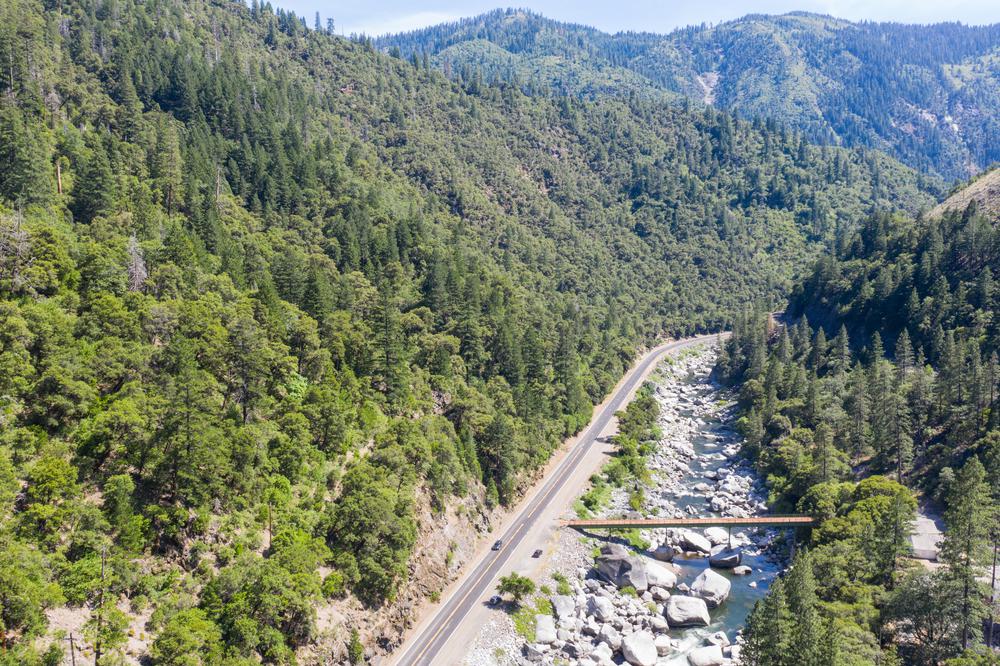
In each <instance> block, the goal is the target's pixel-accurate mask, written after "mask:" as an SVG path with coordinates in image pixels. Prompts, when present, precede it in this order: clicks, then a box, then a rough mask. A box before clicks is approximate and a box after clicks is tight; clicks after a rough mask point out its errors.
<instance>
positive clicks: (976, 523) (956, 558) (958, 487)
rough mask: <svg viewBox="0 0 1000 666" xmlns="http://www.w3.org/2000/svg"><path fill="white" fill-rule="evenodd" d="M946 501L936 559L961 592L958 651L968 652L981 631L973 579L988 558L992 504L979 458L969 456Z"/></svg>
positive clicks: (978, 604)
mask: <svg viewBox="0 0 1000 666" xmlns="http://www.w3.org/2000/svg"><path fill="white" fill-rule="evenodd" d="M947 500H948V508H947V510H946V511H945V516H944V518H945V523H946V524H947V526H948V529H947V530H946V531H945V533H944V539H943V540H942V542H941V550H940V556H939V557H940V560H941V561H942V562H944V563H945V566H946V567H947V568H948V573H949V575H950V576H951V578H952V579H953V580H954V581H955V582H956V584H957V585H959V586H960V587H961V589H962V618H963V621H962V627H961V633H962V649H968V648H969V646H970V645H971V644H972V643H973V642H974V641H976V640H977V638H978V636H979V633H980V631H981V627H982V623H981V622H980V620H981V618H982V616H983V609H982V607H981V603H980V598H981V596H980V594H979V589H978V588H979V583H978V581H977V580H976V579H977V577H978V576H979V575H980V573H981V572H982V565H983V562H984V561H985V559H986V558H987V557H988V556H989V555H990V554H991V553H990V552H989V537H990V529H991V527H992V524H991V520H990V518H991V516H992V510H993V509H992V500H991V497H990V489H989V485H988V484H987V483H986V470H985V469H984V468H983V464H982V463H981V462H980V461H979V458H977V457H975V456H973V457H972V458H970V459H969V460H968V461H967V462H966V463H965V465H964V466H963V467H962V469H961V470H960V471H959V473H958V475H957V476H956V478H955V481H954V483H952V484H951V487H950V488H949V490H948V496H947Z"/></svg>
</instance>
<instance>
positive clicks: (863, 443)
mask: <svg viewBox="0 0 1000 666" xmlns="http://www.w3.org/2000/svg"><path fill="white" fill-rule="evenodd" d="M848 381H849V386H848V396H847V411H848V442H850V445H851V451H852V453H853V454H854V457H855V458H860V457H862V456H863V455H865V454H866V453H867V452H868V449H869V447H870V438H871V427H870V422H869V398H868V384H867V381H866V376H865V372H864V370H863V369H862V368H861V366H860V364H855V366H854V370H852V371H851V376H850V379H849V380H848Z"/></svg>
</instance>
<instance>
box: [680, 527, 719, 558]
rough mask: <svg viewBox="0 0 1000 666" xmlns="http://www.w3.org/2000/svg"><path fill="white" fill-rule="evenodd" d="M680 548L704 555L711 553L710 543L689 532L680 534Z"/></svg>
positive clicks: (685, 531)
mask: <svg viewBox="0 0 1000 666" xmlns="http://www.w3.org/2000/svg"><path fill="white" fill-rule="evenodd" d="M681 547H682V548H683V549H684V550H690V551H695V552H699V553H705V554H706V555H707V554H708V553H710V552H712V542H711V541H709V540H708V539H706V538H705V537H703V536H702V535H700V534H698V533H697V532H692V531H691V530H684V531H683V532H681Z"/></svg>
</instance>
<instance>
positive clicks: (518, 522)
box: [389, 335, 716, 666]
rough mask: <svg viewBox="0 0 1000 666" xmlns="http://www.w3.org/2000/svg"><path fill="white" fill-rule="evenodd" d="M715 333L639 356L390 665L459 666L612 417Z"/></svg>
mask: <svg viewBox="0 0 1000 666" xmlns="http://www.w3.org/2000/svg"><path fill="white" fill-rule="evenodd" d="M715 337H716V336H715V335H705V336H699V337H694V338H686V339H684V340H677V341H674V342H668V343H665V344H662V345H660V346H658V347H656V348H654V349H652V350H651V351H649V352H648V353H647V354H646V355H644V356H643V357H642V358H641V359H640V360H639V361H638V362H637V363H636V365H635V366H633V368H632V369H631V370H630V371H629V372H628V374H626V375H625V377H623V378H622V380H621V381H620V382H619V383H618V386H617V387H615V390H614V391H613V392H612V394H611V395H610V396H609V397H608V399H606V400H605V402H604V403H603V404H602V405H600V406H598V407H597V410H596V412H595V414H594V417H593V418H592V419H591V422H590V424H589V425H588V426H587V428H586V429H585V430H584V431H583V433H582V434H581V435H579V436H578V437H577V438H576V442H575V443H574V444H573V445H572V448H571V449H570V450H569V452H568V453H566V454H565V456H564V458H563V459H562V460H561V461H559V462H558V463H557V464H556V466H555V468H554V469H553V470H552V471H550V472H549V473H548V474H547V475H546V476H545V477H543V479H542V480H541V481H540V482H539V483H538V484H536V486H535V489H534V490H533V491H532V492H529V493H528V494H527V495H526V496H525V498H524V499H523V500H522V501H521V504H520V506H519V507H518V508H517V509H516V510H515V511H514V512H513V513H512V514H511V515H510V516H509V517H508V518H507V519H506V520H505V521H504V526H503V527H502V528H501V531H500V535H499V536H500V538H501V539H502V541H503V547H502V548H501V549H500V550H499V551H492V550H483V551H481V552H480V553H479V554H478V557H474V558H472V560H471V561H470V562H469V564H468V565H466V569H467V571H466V572H465V573H464V574H462V575H461V576H460V577H459V578H458V580H456V581H455V582H454V583H453V584H452V585H451V588H450V590H449V592H448V594H447V595H446V597H445V600H444V603H443V604H441V605H440V606H439V607H438V608H436V609H435V610H434V611H433V612H431V613H430V614H429V616H428V617H427V618H426V619H425V620H424V621H423V622H421V623H420V624H419V625H418V626H417V627H416V629H415V630H414V631H413V632H412V634H411V636H410V637H409V638H408V639H407V640H406V642H404V643H403V645H402V646H401V647H400V649H399V650H397V651H396V653H395V654H393V655H392V656H390V658H389V663H390V664H397V665H399V666H424V665H427V664H434V665H437V664H458V663H460V662H461V661H462V658H463V657H464V655H465V654H466V653H467V652H468V650H469V648H470V647H471V645H472V643H473V641H474V640H475V637H476V635H477V633H478V632H479V629H480V627H481V626H482V625H483V623H484V622H486V621H488V619H489V612H490V611H489V609H487V608H486V606H485V601H486V599H488V598H489V597H490V596H491V595H492V594H493V590H494V587H495V585H496V579H497V578H498V576H499V575H500V574H501V572H504V573H505V572H506V571H508V570H517V571H521V572H522V573H532V570H533V569H535V568H537V566H538V560H533V559H531V557H530V553H531V552H532V551H534V550H535V549H536V548H544V546H545V545H546V543H547V542H548V541H549V540H550V537H551V536H552V535H553V530H554V529H555V522H556V520H557V519H558V518H559V516H561V515H562V514H563V512H564V511H566V509H567V508H568V507H569V506H570V505H571V503H572V502H573V500H574V499H575V498H576V497H577V495H578V494H579V493H580V491H581V490H582V489H583V485H584V484H585V482H586V480H587V479H588V478H589V477H590V475H591V474H592V473H593V472H594V471H596V469H597V468H598V467H599V466H600V464H601V461H602V460H603V458H604V455H605V451H604V450H603V447H600V446H595V442H597V441H598V440H599V438H600V437H601V436H602V435H603V434H606V431H609V430H610V429H611V428H612V427H613V426H614V425H615V421H614V420H615V412H617V411H618V410H620V409H621V408H622V407H623V406H624V405H625V404H626V403H627V402H628V401H629V400H630V399H631V398H632V396H633V395H634V393H635V391H636V390H637V389H638V388H639V386H640V385H641V384H642V382H643V381H644V380H645V378H646V377H647V376H648V375H649V373H650V372H651V371H652V370H653V369H654V368H655V366H656V364H657V363H659V362H660V361H661V360H662V359H663V357H664V356H665V355H668V354H672V353H677V352H679V351H680V350H682V349H684V348H686V347H690V346H693V345H696V344H699V343H703V342H707V341H712V340H714V339H715Z"/></svg>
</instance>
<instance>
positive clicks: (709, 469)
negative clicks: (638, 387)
mask: <svg viewBox="0 0 1000 666" xmlns="http://www.w3.org/2000/svg"><path fill="white" fill-rule="evenodd" d="M714 360H715V348H714V346H706V347H705V348H700V349H698V350H696V351H694V352H691V353H688V354H687V355H684V356H682V357H680V358H674V359H671V360H669V361H666V362H665V363H664V364H663V365H662V366H661V367H660V368H659V369H658V370H657V372H656V373H655V374H654V375H653V377H652V378H651V379H650V381H651V382H653V384H654V385H655V386H656V398H657V400H658V401H659V403H660V405H661V414H660V420H659V422H660V429H661V431H662V437H661V439H660V441H659V443H658V446H657V448H656V450H655V451H654V453H653V454H652V455H650V456H649V458H648V461H647V464H648V467H649V469H650V471H651V473H652V482H651V483H650V485H649V486H648V487H647V488H646V489H645V503H644V505H643V506H642V508H641V510H640V511H638V512H636V511H631V510H630V509H629V508H628V491H627V489H618V490H616V491H615V492H613V493H612V496H611V499H610V501H609V502H608V503H607V506H605V507H603V508H602V509H601V510H600V513H599V515H601V516H606V517H622V516H628V517H657V516H659V517H678V518H679V517H683V516H711V515H721V516H739V517H745V516H749V515H753V514H756V513H761V512H765V511H766V506H765V504H764V498H765V493H764V489H763V486H762V484H761V482H760V481H759V480H758V479H757V478H756V477H755V475H754V473H753V471H752V469H751V468H750V467H749V465H748V464H747V463H745V462H744V461H742V460H740V458H739V448H740V439H739V436H738V434H737V433H736V432H735V430H734V429H733V419H734V417H735V414H734V405H733V401H732V397H731V396H730V395H728V394H727V393H726V392H724V391H722V390H720V389H719V387H718V386H716V385H714V384H713V383H712V382H711V380H710V373H711V369H712V365H713V363H714ZM567 517H574V516H570V515H567ZM774 536H775V534H774V533H773V532H770V531H764V530H739V531H737V530H733V532H732V533H729V532H728V531H727V530H726V529H723V528H708V529H705V530H686V529H657V530H648V531H643V532H642V533H641V537H642V540H643V541H645V542H647V543H648V544H649V547H648V548H647V549H645V550H639V549H637V548H635V547H632V546H630V545H628V544H627V543H625V542H624V541H623V540H622V539H620V538H616V537H612V538H610V539H609V538H608V537H607V536H606V535H605V534H603V533H601V534H584V535H581V534H580V533H578V532H575V531H572V530H568V529H566V530H563V531H562V533H561V534H560V535H559V540H558V544H557V545H556V547H555V549H554V551H553V552H552V553H549V554H548V558H549V559H548V561H547V566H548V571H547V574H546V575H545V576H544V577H543V578H542V579H541V580H539V581H538V582H539V584H540V585H542V586H543V588H542V591H541V592H540V593H539V596H538V597H535V598H534V599H533V601H532V603H533V605H534V606H537V608H536V610H537V611H538V612H537V613H536V614H535V615H534V617H533V618H532V619H533V621H532V622H531V623H530V624H531V625H533V634H534V635H533V636H531V635H530V634H531V633H532V631H531V630H529V631H527V632H526V631H525V629H524V627H523V626H522V627H521V635H518V633H517V632H515V628H514V623H513V622H512V621H511V618H510V617H509V616H507V615H506V614H505V613H503V612H502V611H499V610H498V611H497V617H496V618H495V619H494V621H491V622H490V624H489V625H488V626H487V627H484V629H483V632H481V634H480V636H479V639H478V640H477V641H476V643H475V645H473V646H472V649H471V651H470V653H469V655H468V657H467V658H466V663H467V664H470V665H473V666H480V665H484V666H485V665H487V664H490V665H492V664H578V665H579V666H597V665H607V664H622V663H627V664H633V665H634V666H668V665H671V666H673V665H677V666H684V665H690V666H722V665H728V664H738V662H739V643H740V630H741V627H742V625H743V623H744V621H745V619H746V616H747V613H748V612H749V611H750V609H751V608H752V607H753V604H754V603H755V602H756V601H757V599H759V598H760V597H761V596H763V595H764V594H765V593H766V590H767V587H768V585H769V584H770V582H771V580H773V578H774V577H775V575H777V573H778V572H779V571H780V569H781V559H780V556H781V555H782V554H783V552H782V549H780V548H776V547H772V542H773V540H774ZM633 541H634V540H633ZM560 580H561V581H562V583H561V584H560V582H559V581H560ZM559 588H562V589H561V590H560V589H559ZM560 592H561V593H560ZM529 607H531V606H529ZM523 615H524V611H522V618H521V619H522V624H523V619H524V618H523ZM526 633H527V634H529V635H528V636H527V638H530V639H531V640H526V637H525V634H526ZM514 646H516V648H514ZM512 648H514V649H512Z"/></svg>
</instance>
